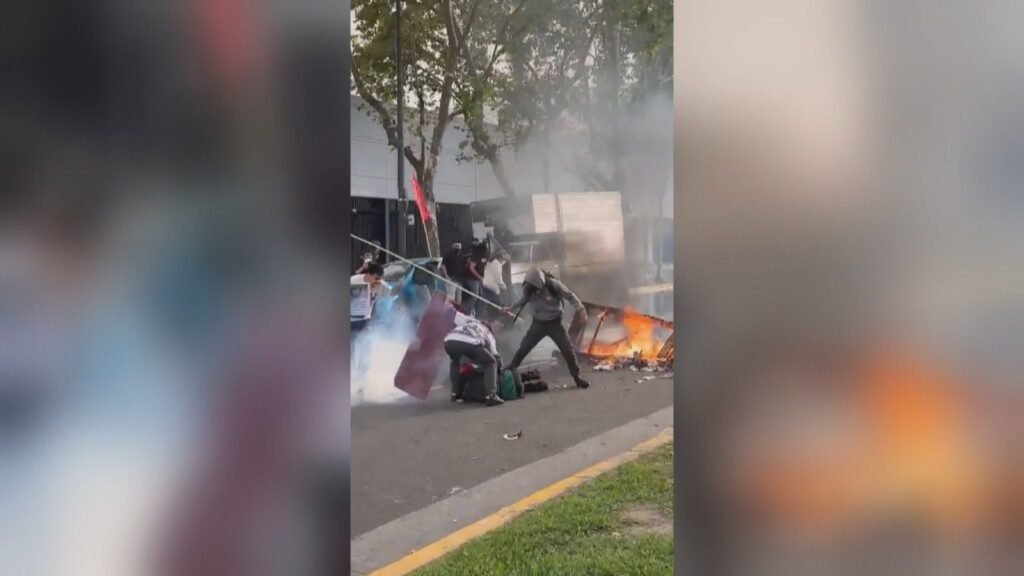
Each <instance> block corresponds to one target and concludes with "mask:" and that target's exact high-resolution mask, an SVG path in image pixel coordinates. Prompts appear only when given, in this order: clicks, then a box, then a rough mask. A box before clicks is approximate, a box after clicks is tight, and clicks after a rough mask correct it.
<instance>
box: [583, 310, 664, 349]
mask: <svg viewBox="0 0 1024 576" xmlns="http://www.w3.org/2000/svg"><path fill="white" fill-rule="evenodd" d="M620 321H621V323H622V327H623V328H624V329H625V330H626V336H625V337H624V338H621V339H619V340H616V341H615V342H594V343H593V344H590V345H589V346H588V347H587V353H588V354H590V355H591V356H598V357H608V358H630V357H633V356H635V355H636V354H637V353H639V355H640V357H641V358H643V359H644V360H653V359H655V358H657V357H658V352H659V351H661V347H662V346H663V345H664V342H663V341H661V340H659V339H658V338H657V337H655V335H654V329H655V328H656V327H657V325H658V324H657V322H656V321H655V320H653V319H651V318H648V317H647V316H644V315H643V314H639V313H637V312H634V311H632V310H629V309H626V310H623V311H622V318H621V319H620Z"/></svg>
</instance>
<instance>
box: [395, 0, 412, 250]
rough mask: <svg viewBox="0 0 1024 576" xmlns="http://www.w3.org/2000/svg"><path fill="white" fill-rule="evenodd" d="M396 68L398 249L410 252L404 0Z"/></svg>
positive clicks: (398, 14) (398, 10) (398, 11)
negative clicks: (406, 194)
mask: <svg viewBox="0 0 1024 576" xmlns="http://www.w3.org/2000/svg"><path fill="white" fill-rule="evenodd" d="M395 68H396V70H397V72H398V90H397V95H396V96H397V103H396V104H397V106H396V112H395V116H396V118H397V120H398V148H397V150H398V155H397V156H398V251H399V252H401V253H402V254H408V253H409V250H408V249H409V245H408V243H407V242H406V233H407V232H408V231H407V230H406V228H407V227H408V226H409V223H408V221H407V219H406V211H405V204H406V202H405V200H406V199H405V125H404V123H403V116H404V112H405V90H404V87H405V86H404V85H405V76H404V75H403V74H402V0H395Z"/></svg>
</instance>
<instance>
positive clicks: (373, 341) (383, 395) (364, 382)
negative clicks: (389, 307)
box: [351, 314, 416, 406]
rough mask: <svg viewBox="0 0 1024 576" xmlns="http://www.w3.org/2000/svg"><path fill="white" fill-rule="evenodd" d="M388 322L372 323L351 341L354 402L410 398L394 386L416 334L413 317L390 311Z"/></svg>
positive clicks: (353, 404) (386, 402)
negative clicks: (404, 357) (399, 368)
mask: <svg viewBox="0 0 1024 576" xmlns="http://www.w3.org/2000/svg"><path fill="white" fill-rule="evenodd" d="M390 316H391V317H389V318H388V320H389V321H388V322H386V323H382V324H381V325H377V326H372V327H371V328H370V329H368V330H366V331H365V332H363V333H362V334H360V335H359V336H358V337H356V338H355V340H354V341H353V345H352V387H351V390H352V406H359V405H362V404H390V403H393V402H398V401H400V400H402V399H403V398H408V396H407V395H406V394H405V392H402V391H401V390H399V389H398V388H395V374H396V373H397V372H398V366H399V364H400V363H401V362H402V357H403V356H405V351H406V350H408V349H409V344H411V343H412V342H413V340H414V339H415V338H416V327H415V325H413V322H412V319H411V318H409V317H408V316H406V315H404V314H391V315H390Z"/></svg>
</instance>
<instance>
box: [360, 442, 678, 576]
mask: <svg viewBox="0 0 1024 576" xmlns="http://www.w3.org/2000/svg"><path fill="white" fill-rule="evenodd" d="M671 441H672V428H666V429H664V430H662V431H661V433H660V434H658V435H657V436H655V437H653V438H651V439H650V440H646V441H644V442H641V443H640V444H638V445H636V446H634V447H633V448H632V449H630V450H628V451H626V452H624V453H622V454H619V455H617V456H612V457H611V458H609V459H607V460H603V461H601V462H598V463H597V464H594V465H593V466H590V467H589V468H586V469H584V470H580V471H579V472H577V473H575V474H573V475H572V476H569V477H568V478H564V479H562V480H559V481H558V482H555V483H554V484H551V485H549V486H546V487H544V488H541V489H540V490H538V491H536V492H534V493H533V494H530V495H529V496H527V497H525V498H523V499H522V500H519V501H518V502H516V503H514V504H511V505H509V506H506V507H504V508H502V509H501V510H498V511H497V512H495V513H494V514H491V515H490V516H487V517H485V518H482V519H480V520H478V521H476V522H474V523H472V524H470V525H469V526H466V527H465V528H462V529H461V530H457V531H455V532H453V533H451V534H449V535H447V536H445V537H444V538H441V539H440V540H438V541H436V542H433V543H431V544H427V545H426V546H424V547H422V548H420V549H418V550H415V551H413V552H411V553H410V554H408V555H407V556H405V557H404V558H402V559H401V560H398V561H396V562H393V563H391V564H388V565H387V566H385V567H383V568H380V569H378V570H375V571H373V572H371V573H370V576H405V575H406V574H409V573H410V572H413V571H414V570H417V569H419V568H422V567H423V566H426V565H427V564H430V563H431V562H433V561H435V560H437V559H439V558H441V557H442V556H444V555H445V554H448V553H449V552H452V551H453V550H456V549H457V548H459V547H461V546H462V545H464V544H466V543H468V542H470V541H471V540H474V539H476V538H479V537H480V536H483V535H484V534H487V533H488V532H490V531H492V530H494V529H496V528H499V527H501V526H502V525H504V524H506V523H508V522H509V521H510V520H512V519H513V518H515V517H517V516H519V515H520V514H522V513H523V512H526V511H529V510H532V509H533V508H536V507H537V506H539V505H541V504H543V503H545V502H547V501H549V500H551V499H553V498H555V497H557V496H560V495H562V494H564V493H566V492H568V491H569V490H571V489H573V488H575V487H577V486H579V485H580V484H583V483H584V482H586V481H587V480H591V479H593V478H595V477H597V476H600V475H601V474H605V473H607V472H610V471H612V470H614V469H616V468H618V467H619V466H622V465H623V464H625V463H627V462H630V461H632V460H635V459H637V458H639V457H640V456H642V455H644V454H647V453H648V452H652V451H653V450H655V449H657V448H660V447H661V446H664V445H665V444H668V443H669V442H671Z"/></svg>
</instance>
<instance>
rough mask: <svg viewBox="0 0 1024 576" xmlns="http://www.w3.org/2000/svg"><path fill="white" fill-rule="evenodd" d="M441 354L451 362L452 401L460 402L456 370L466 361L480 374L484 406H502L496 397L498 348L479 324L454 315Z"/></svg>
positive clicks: (492, 338) (487, 329)
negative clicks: (479, 371)
mask: <svg viewBox="0 0 1024 576" xmlns="http://www.w3.org/2000/svg"><path fill="white" fill-rule="evenodd" d="M444 350H445V352H447V353H448V357H449V358H450V359H451V371H450V372H449V378H450V380H451V383H452V401H453V402H455V401H457V400H460V399H462V385H461V379H460V369H461V367H462V359H463V358H466V359H468V360H469V361H471V362H473V363H474V364H476V365H477V367H478V368H479V369H480V370H481V371H482V372H483V382H484V404H486V405H487V406H499V405H501V404H503V402H502V400H501V398H500V397H499V396H498V362H499V357H498V348H497V343H496V342H495V340H494V333H492V332H491V329H490V328H489V327H488V326H487V325H486V324H484V323H483V322H481V321H479V320H477V319H476V318H473V317H471V316H467V315H465V314H462V313H460V312H456V313H455V328H454V329H452V331H451V332H449V333H448V335H447V336H445V338H444Z"/></svg>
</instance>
